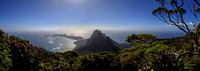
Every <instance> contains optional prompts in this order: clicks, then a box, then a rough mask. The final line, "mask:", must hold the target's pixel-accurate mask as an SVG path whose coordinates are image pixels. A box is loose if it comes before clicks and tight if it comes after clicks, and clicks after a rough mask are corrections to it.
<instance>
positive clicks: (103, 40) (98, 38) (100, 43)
mask: <svg viewBox="0 0 200 71" xmlns="http://www.w3.org/2000/svg"><path fill="white" fill-rule="evenodd" d="M116 44H118V43H116V42H114V41H113V40H112V39H110V37H108V36H105V34H103V33H102V32H101V31H99V30H95V31H94V32H93V34H92V35H91V37H90V38H89V39H88V40H87V42H86V44H85V45H83V46H82V47H81V48H77V49H75V50H76V51H78V52H79V53H95V52H102V51H110V52H117V51H120V48H119V46H117V45H116Z"/></svg>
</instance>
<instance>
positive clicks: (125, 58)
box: [0, 31, 200, 71]
mask: <svg viewBox="0 0 200 71" xmlns="http://www.w3.org/2000/svg"><path fill="white" fill-rule="evenodd" d="M0 36H1V41H0V42H1V43H0V44H1V45H0V46H1V52H0V54H1V56H0V57H1V58H0V59H1V63H0V69H1V71H94V70H95V71H138V70H155V71H158V70H159V71H160V70H161V71H174V70H176V71H177V70H178V71H180V70H181V71H182V70H183V71H184V70H192V71H199V70H200V55H198V54H195V55H194V54H193V53H191V52H190V51H192V52H193V51H194V50H193V48H194V47H193V43H192V42H190V41H192V40H190V37H189V35H186V36H184V37H179V38H172V39H156V36H154V35H150V34H139V35H136V34H133V35H131V36H128V37H127V41H128V40H131V42H133V41H134V44H133V45H134V47H132V48H127V49H124V50H122V51H120V52H116V53H113V52H106V51H105V52H98V53H92V54H79V53H77V52H76V51H72V50H71V51H66V52H64V53H54V52H50V51H46V50H44V49H42V48H37V47H34V46H32V45H31V44H29V42H28V41H27V40H23V39H20V38H18V37H15V36H10V37H7V35H6V34H5V33H3V31H1V35H0ZM133 37H134V38H133ZM136 38H137V39H136ZM135 41H140V42H135ZM128 42H129V43H130V41H128Z"/></svg>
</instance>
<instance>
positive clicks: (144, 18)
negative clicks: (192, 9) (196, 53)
mask: <svg viewBox="0 0 200 71" xmlns="http://www.w3.org/2000/svg"><path fill="white" fill-rule="evenodd" d="M157 7H158V4H156V2H155V1H154V0H0V25H1V26H0V29H3V30H4V31H6V32H11V31H15V32H16V31H17V32H19V31H64V30H68V29H71V30H77V31H76V32H84V31H80V30H94V29H100V30H116V31H119V30H121V31H179V30H178V29H177V28H176V27H168V25H167V24H164V23H163V22H162V21H159V20H158V19H157V18H156V17H155V16H152V14H151V13H152V10H153V9H155V8H157ZM186 16H187V15H186ZM188 19H189V18H188Z"/></svg>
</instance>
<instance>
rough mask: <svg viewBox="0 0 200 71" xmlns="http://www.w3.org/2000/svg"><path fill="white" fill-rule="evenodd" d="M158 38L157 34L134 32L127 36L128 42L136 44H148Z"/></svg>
mask: <svg viewBox="0 0 200 71" xmlns="http://www.w3.org/2000/svg"><path fill="white" fill-rule="evenodd" d="M154 40H156V36H154V35H151V34H139V35H136V34H132V35H131V36H128V37H127V40H126V41H127V42H128V43H130V44H132V45H134V46H136V44H138V43H139V44H148V43H150V42H152V41H154Z"/></svg>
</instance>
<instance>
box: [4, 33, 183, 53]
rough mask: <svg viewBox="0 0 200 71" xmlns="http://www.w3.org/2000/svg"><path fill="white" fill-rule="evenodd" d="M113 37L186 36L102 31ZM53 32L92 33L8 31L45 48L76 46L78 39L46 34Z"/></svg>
mask: <svg viewBox="0 0 200 71" xmlns="http://www.w3.org/2000/svg"><path fill="white" fill-rule="evenodd" d="M102 32H103V33H105V34H106V35H107V36H109V37H110V38H111V39H113V40H114V41H116V42H118V43H126V41H125V40H126V37H127V36H129V35H131V34H153V35H155V36H157V37H158V38H174V37H180V36H184V35H185V34H184V33H183V32H139V31H126V32H124V31H102ZM51 34H68V35H71V36H81V37H83V38H84V39H88V38H89V37H90V35H91V34H92V32H90V33H58V32H8V35H14V36H18V37H20V38H22V39H26V40H29V41H30V43H31V44H33V45H34V46H37V47H40V48H44V49H46V50H49V51H53V52H65V51H68V50H73V49H74V47H75V46H76V45H75V44H73V42H75V41H76V40H73V39H68V38H65V37H45V35H51Z"/></svg>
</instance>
